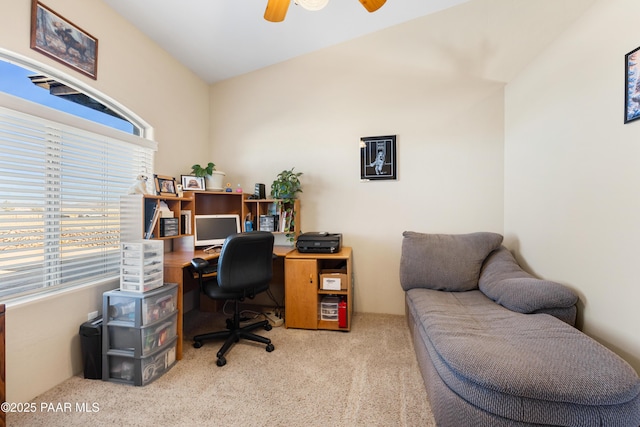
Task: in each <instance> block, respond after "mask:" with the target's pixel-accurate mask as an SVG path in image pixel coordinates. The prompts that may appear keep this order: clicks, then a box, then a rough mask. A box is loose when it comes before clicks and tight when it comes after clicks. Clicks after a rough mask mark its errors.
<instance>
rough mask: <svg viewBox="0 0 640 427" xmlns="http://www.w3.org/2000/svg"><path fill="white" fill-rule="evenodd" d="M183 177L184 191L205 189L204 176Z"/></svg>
mask: <svg viewBox="0 0 640 427" xmlns="http://www.w3.org/2000/svg"><path fill="white" fill-rule="evenodd" d="M181 178H182V189H183V190H184V191H195V190H204V177H203V176H194V175H181Z"/></svg>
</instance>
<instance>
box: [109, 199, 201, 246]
mask: <svg viewBox="0 0 640 427" xmlns="http://www.w3.org/2000/svg"><path fill="white" fill-rule="evenodd" d="M159 202H165V203H166V204H167V206H168V207H169V210H170V211H171V212H173V217H174V218H177V219H178V235H177V236H167V237H160V220H158V221H157V222H156V224H155V226H154V228H153V230H152V234H153V238H154V239H158V240H171V239H178V238H181V237H185V236H191V235H192V234H191V233H185V230H184V229H183V225H182V221H181V220H180V212H181V211H191V212H193V208H194V201H193V199H192V198H190V197H167V196H154V195H151V194H128V195H126V196H122V197H121V198H120V215H121V216H120V228H121V240H122V241H126V240H138V239H142V238H144V237H145V233H146V232H147V227H148V226H149V222H150V220H151V218H152V217H153V210H154V206H156V205H157V204H158V203H159ZM191 216H192V218H191V221H193V215H191ZM191 229H192V230H193V224H192V227H191Z"/></svg>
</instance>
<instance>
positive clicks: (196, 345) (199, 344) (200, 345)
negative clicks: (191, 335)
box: [193, 341, 202, 348]
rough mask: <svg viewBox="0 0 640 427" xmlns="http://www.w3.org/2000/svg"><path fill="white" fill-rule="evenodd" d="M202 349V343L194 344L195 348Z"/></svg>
mask: <svg viewBox="0 0 640 427" xmlns="http://www.w3.org/2000/svg"><path fill="white" fill-rule="evenodd" d="M200 347H202V343H201V342H200V341H196V342H194V343H193V348H200Z"/></svg>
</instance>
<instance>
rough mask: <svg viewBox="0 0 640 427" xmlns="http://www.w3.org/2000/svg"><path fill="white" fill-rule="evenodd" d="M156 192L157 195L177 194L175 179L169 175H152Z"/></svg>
mask: <svg viewBox="0 0 640 427" xmlns="http://www.w3.org/2000/svg"><path fill="white" fill-rule="evenodd" d="M153 177H154V181H155V183H156V194H157V195H158V196H174V197H175V196H177V195H178V193H177V192H176V180H175V179H174V178H173V177H171V176H164V175H154V176H153Z"/></svg>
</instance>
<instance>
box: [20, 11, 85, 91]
mask: <svg viewBox="0 0 640 427" xmlns="http://www.w3.org/2000/svg"><path fill="white" fill-rule="evenodd" d="M31 49H33V50H36V51H38V52H40V53H42V54H43V55H46V56H48V57H50V58H53V59H55V60H56V61H58V62H60V63H62V64H64V65H66V66H67V67H70V68H73V69H74V70H76V71H78V72H80V73H82V74H84V75H86V76H89V77H91V78H92V79H94V80H97V79H98V39H97V38H95V37H93V36H92V35H91V34H89V33H87V32H86V31H84V30H83V29H82V28H80V27H78V26H77V25H75V24H73V23H72V22H71V21H69V20H68V19H66V18H63V17H62V16H61V15H59V14H58V13H56V12H54V11H53V10H51V9H50V8H49V7H47V6H45V5H44V4H42V3H40V2H39V1H38V0H32V2H31Z"/></svg>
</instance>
